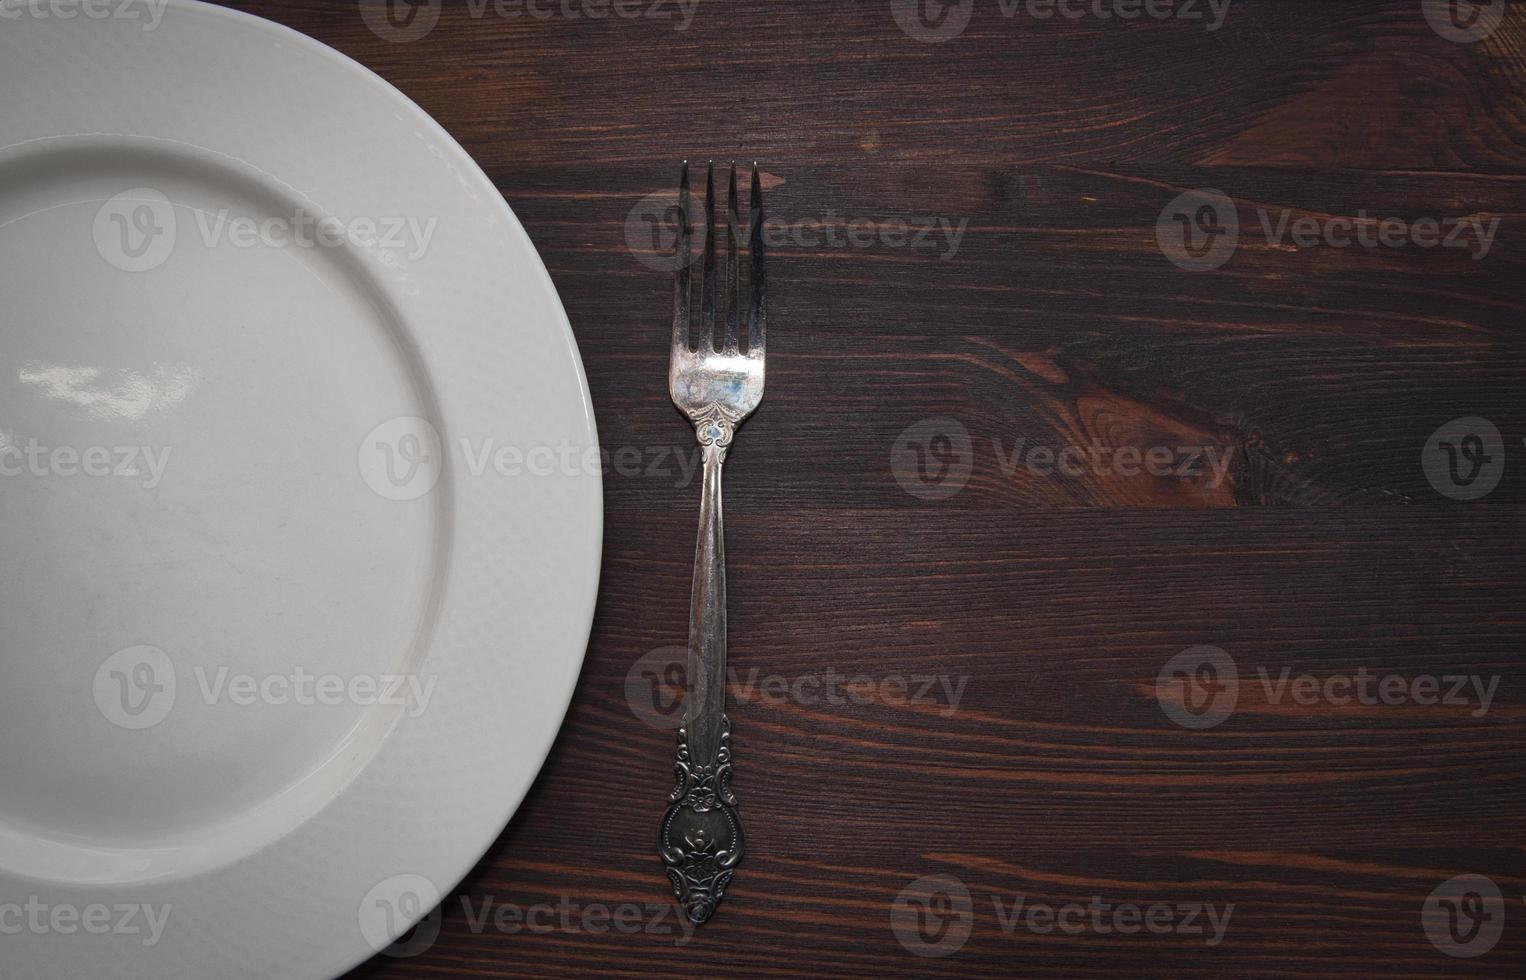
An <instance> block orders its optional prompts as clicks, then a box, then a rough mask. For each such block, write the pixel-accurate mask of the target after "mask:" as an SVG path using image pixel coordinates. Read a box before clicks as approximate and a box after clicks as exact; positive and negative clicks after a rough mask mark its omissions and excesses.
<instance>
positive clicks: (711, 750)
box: [657, 163, 767, 923]
mask: <svg viewBox="0 0 1526 980" xmlns="http://www.w3.org/2000/svg"><path fill="white" fill-rule="evenodd" d="M678 199H679V209H678V210H679V230H678V243H677V245H678V247H677V249H676V252H675V255H674V259H675V261H674V270H673V346H672V352H671V354H670V356H669V359H668V391H669V394H670V395H672V398H673V404H674V405H675V406H677V407H678V409H679V410H680V411H681V412H683V413H684V415H685V416H686V417H687V418H688V419H689V421H690V422H692V423H693V424H694V434H695V435H696V436H697V437H698V438H699V444H700V446H701V447H702V449H703V453H704V458H705V468H704V488H703V492H702V493H701V496H700V505H699V543H698V544H696V545H695V547H694V592H693V594H692V597H691V600H690V605H689V692H688V698H687V701H686V703H685V711H686V718H685V724H684V727H683V728H680V729H679V730H678V761H677V762H676V763H675V764H674V767H673V772H674V775H675V776H676V777H677V785H676V786H674V787H673V792H672V794H671V795H670V796H669V797H668V804H669V806H668V810H667V813H665V814H664V815H663V818H662V824H661V827H660V828H659V830H658V834H657V850H658V852H659V853H660V854H661V855H662V863H663V867H664V869H665V870H666V871H667V873H668V879H669V881H671V882H672V884H673V894H674V895H676V896H678V901H679V904H680V905H682V906H683V910H684V914H685V915H687V916H688V917H689V918H690V919H691V920H693V921H694V922H696V923H699V922H704V921H706V920H707V919H709V918H710V916H711V915H712V914H713V913H714V912H715V906H716V903H718V902H719V901H720V900H721V896H722V895H724V894H725V892H726V887H727V886H728V885H729V884H731V876H732V874H733V869H735V868H736V865H737V862H738V861H740V860H741V859H742V846H743V845H742V824H741V823H740V822H739V821H738V820H737V814H736V802H737V801H736V796H735V795H734V794H733V793H732V792H731V723H730V722H729V721H728V720H727V718H726V540H725V535H724V533H723V531H722V524H721V468H722V466H723V465H724V464H725V462H726V452H727V450H728V449H729V448H730V446H731V440H732V438H733V437H734V436H735V435H736V430H737V427H738V426H740V425H741V424H742V421H743V420H744V419H746V418H747V417H748V416H749V415H751V414H752V412H753V410H754V409H756V408H757V407H758V402H759V401H760V400H761V399H762V397H763V377H764V355H765V350H764V341H765V336H764V335H765V332H766V330H765V324H766V320H767V312H766V302H765V299H764V292H765V290H764V282H765V276H764V268H763V191H762V185H761V182H760V180H759V177H758V168H757V165H756V164H754V165H753V168H752V203H751V208H750V210H751V218H752V229H751V241H750V242H749V247H748V250H747V251H748V261H749V263H750V266H751V270H750V273H751V274H750V275H749V276H748V279H749V280H750V281H749V286H750V287H751V288H750V293H751V299H750V301H749V302H748V308H747V317H746V324H747V336H746V340H747V349H746V350H745V351H744V350H743V349H742V347H741V341H742V337H741V336H740V333H741V330H740V328H741V323H742V317H741V315H740V314H741V310H740V306H741V268H742V254H741V248H740V242H739V237H740V234H741V223H740V220H739V216H738V212H737V173H736V165H735V164H733V165H732V167H731V179H730V181H729V183H728V186H727V193H726V244H727V260H726V264H725V270H724V276H723V275H722V274H721V270H720V269H718V267H717V263H716V254H715V243H716V233H715V232H716V227H715V175H714V168H713V167H707V168H706V169H705V243H704V256H705V258H704V282H703V285H702V287H701V291H700V324H699V327H700V329H699V336H698V337H695V338H693V339H694V341H695V343H694V344H693V345H692V346H691V344H690V339H691V338H690V333H691V331H690V323H689V320H690V317H689V313H690V299H691V296H690V293H691V289H690V286H691V283H690V276H689V266H690V263H691V261H692V253H691V251H690V233H691V230H692V229H691V225H690V220H689V211H690V198H689V165H688V163H685V164H684V168H683V172H682V174H681V176H680V177H679V181H678ZM722 278H724V280H725V288H724V292H723V294H722V296H719V297H718V296H717V288H716V287H717V285H718V281H719V280H721V279H722ZM718 311H719V312H721V313H722V318H721V320H720V323H719V326H721V327H723V328H724V331H723V332H722V335H721V336H720V337H718V336H717V330H716V327H717V325H718V324H717V322H716V321H717V317H716V314H717V312H718Z"/></svg>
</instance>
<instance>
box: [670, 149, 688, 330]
mask: <svg viewBox="0 0 1526 980" xmlns="http://www.w3.org/2000/svg"><path fill="white" fill-rule="evenodd" d="M689 234H690V228H689V161H687V160H685V161H684V166H683V170H682V171H681V172H680V175H679V178H678V244H677V246H676V247H675V248H674V251H673V350H674V352H677V351H679V350H687V349H688V348H689V298H690V296H691V295H692V294H693V288H692V284H691V282H690V277H689V266H690V265H692V264H693V263H691V262H690V261H689Z"/></svg>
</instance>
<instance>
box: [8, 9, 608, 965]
mask: <svg viewBox="0 0 1526 980" xmlns="http://www.w3.org/2000/svg"><path fill="white" fill-rule="evenodd" d="M71 11H72V12H73V13H74V16H72V17H65V16H63V15H64V14H67V13H69V12H71ZM0 93H3V97H0V504H3V518H4V519H3V520H0V554H3V555H4V561H3V563H0V623H3V625H0V643H3V646H0V668H3V670H4V682H3V683H0V746H3V747H4V748H3V751H0V933H3V935H0V975H3V976H7V977H23V976H24V977H29V978H36V977H59V978H69V980H76V978H80V977H93V976H112V977H133V978H144V980H150V978H151V980H165V978H176V977H196V978H202V977H220V976H247V977H271V976H279V977H324V976H331V975H335V974H338V973H340V972H342V971H344V970H345V969H347V968H348V967H350V966H352V965H354V964H356V963H358V962H360V961H362V960H364V959H366V958H368V957H369V956H370V955H372V953H373V952H374V951H375V950H377V949H380V948H382V947H385V946H386V945H387V944H388V943H389V942H390V941H391V940H393V939H394V938H395V937H397V936H399V935H400V934H402V933H404V932H405V931H406V930H407V929H408V928H409V927H410V926H411V925H413V923H414V922H415V920H417V919H418V918H419V917H420V916H421V915H423V914H424V913H427V912H428V911H429V910H430V908H431V907H432V906H433V905H434V904H435V902H436V901H438V899H439V898H440V896H442V895H443V894H445V893H446V892H448V891H449V890H450V889H451V888H452V887H453V886H454V885H455V884H456V883H457V882H458V881H459V879H460V878H461V877H462V876H463V875H464V874H465V873H466V872H467V871H468V870H469V869H470V868H471V867H472V865H473V864H474V863H475V862H476V861H477V860H478V859H479V858H480V856H481V855H482V853H483V851H484V850H485V849H486V848H487V847H488V845H490V844H491V843H492V841H493V840H494V839H495V838H496V837H497V836H498V834H499V833H500V832H501V830H502V828H503V826H504V824H505V823H506V822H507V821H508V819H509V817H510V816H511V815H512V814H513V812H514V809H515V807H516V806H517V805H518V803H519V801H520V799H521V798H522V797H523V795H524V793H525V791H526V790H527V789H528V788H529V786H530V783H531V781H532V780H533V779H534V777H535V775H536V772H537V770H538V769H539V767H540V765H541V762H542V761H543V760H544V758H545V755H546V753H547V751H548V750H549V748H550V745H551V742H552V740H553V738H554V736H555V734H556V731H557V728H558V726H559V724H560V722H561V718H562V715H563V713H564V711H565V710H566V706H567V703H568V700H569V698H570V697H571V693H572V689H573V685H574V682H575V680H576V678H577V674H578V670H579V667H580V665H581V662H582V656H583V650H584V646H585V644H586V641H587V635H588V628H589V624H590V621H591V618H592V613H593V605H594V595H595V591H596V587H597V577H598V565H599V544H600V537H601V506H600V500H601V498H600V478H599V467H598V455H597V453H598V449H597V441H596V434H595V430H594V424H593V417H592V411H591V407H590V404H589V399H588V392H587V388H586V384H585V382H584V379H583V375H582V368H581V364H580V362H579V360H578V355H577V350H576V347H575V345H574V342H573V338H572V333H571V331H570V329H569V327H568V324H567V321H566V317H565V315H564V313H563V312H562V308H561V305H560V303H559V302H558V300H557V297H556V293H555V292H554V290H553V289H552V286H551V282H550V279H549V278H548V276H547V275H546V271H545V269H544V267H543V266H542V265H541V263H540V260H539V259H538V257H537V256H536V254H535V251H534V249H533V247H532V246H531V244H530V241H529V239H528V238H527V237H526V235H525V233H524V231H523V230H522V229H521V228H520V226H519V224H518V222H517V221H516V220H515V218H514V216H513V215H512V214H511V213H510V211H509V210H508V208H507V207H506V206H505V204H504V201H503V198H502V197H501V196H500V194H499V192H498V191H497V190H496V189H495V188H494V186H493V184H492V183H491V182H490V181H489V180H488V179H487V178H486V177H485V176H484V175H483V173H482V172H481V171H480V170H479V169H478V168H477V167H476V166H475V165H474V164H473V163H472V161H471V159H470V158H469V157H468V156H467V155H466V153H465V152H464V151H463V150H462V149H461V148H460V146H458V145H457V144H456V143H455V142H454V141H453V140H452V139H451V138H450V137H449V136H448V135H446V133H445V132H444V131H442V130H441V129H440V128H439V127H438V126H437V125H436V124H435V123H434V122H433V121H432V120H430V119H429V118H428V117H427V116H426V115H425V114H424V113H423V112H422V111H421V110H420V109H419V108H418V107H416V106H415V105H413V104H412V103H411V102H409V101H408V100H407V99H406V98H404V97H403V96H402V95H401V94H399V93H398V92H397V91H396V90H394V89H393V88H391V87H390V86H389V85H387V84H386V83H385V82H383V81H381V80H380V79H379V78H377V77H376V76H375V75H373V74H371V73H370V72H368V71H366V70H365V69H364V68H362V67H360V66H359V65H357V64H355V63H354V62H351V61H349V60H347V59H346V58H344V57H342V56H340V55H338V54H337V53H335V52H334V51H332V50H330V49H328V48H326V47H324V46H322V45H320V44H317V43H316V42H314V41H311V40H309V39H307V38H305V37H302V36H300V35H298V34H295V33H293V32H291V31H288V30H286V29H284V28H281V27H278V26H275V25H273V24H270V23H267V22H265V21H262V20H259V19H256V18H253V17H249V16H246V15H243V14H239V13H235V12H231V11H227V10H223V9H219V8H216V7H211V6H207V5H203V4H198V3H192V2H187V0H170V2H169V3H168V4H167V6H166V5H165V4H164V3H163V0H155V2H153V3H148V2H146V0H144V2H140V3H133V2H128V3H120V2H113V3H108V4H84V5H80V4H72V3H54V4H47V3H43V4H38V3H27V4H21V5H17V4H16V3H15V2H14V0H4V2H0Z"/></svg>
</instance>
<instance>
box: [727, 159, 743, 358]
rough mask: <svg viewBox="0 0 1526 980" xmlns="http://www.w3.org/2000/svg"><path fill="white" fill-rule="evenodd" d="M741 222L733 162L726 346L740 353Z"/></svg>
mask: <svg viewBox="0 0 1526 980" xmlns="http://www.w3.org/2000/svg"><path fill="white" fill-rule="evenodd" d="M740 238H741V221H740V219H739V218H738V216H737V162H736V161H735V160H733V161H731V184H730V186H729V187H728V188H727V190H726V346H725V352H726V353H727V354H736V353H738V348H737V299H738V294H739V293H741V291H742V243H741V241H740Z"/></svg>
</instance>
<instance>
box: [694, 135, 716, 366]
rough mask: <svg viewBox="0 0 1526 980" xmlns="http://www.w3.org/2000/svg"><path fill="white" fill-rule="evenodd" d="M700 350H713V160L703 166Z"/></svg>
mask: <svg viewBox="0 0 1526 980" xmlns="http://www.w3.org/2000/svg"><path fill="white" fill-rule="evenodd" d="M700 314H701V316H700V319H701V321H702V329H703V330H704V341H703V342H702V343H700V344H699V345H698V346H699V349H700V350H702V351H710V352H712V353H713V352H714V351H715V161H713V160H712V161H711V162H710V163H709V164H708V165H706V167H705V277H704V282H703V284H702V285H701V286H700Z"/></svg>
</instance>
